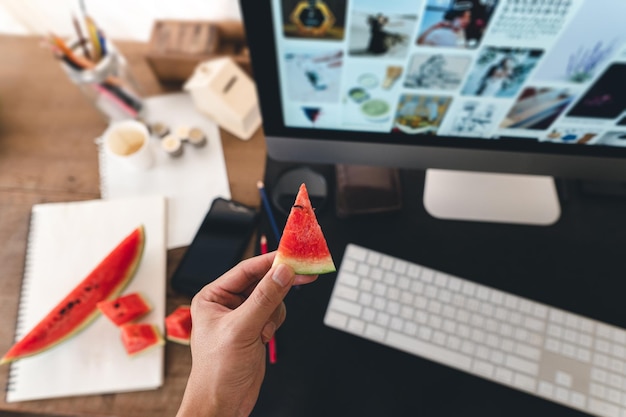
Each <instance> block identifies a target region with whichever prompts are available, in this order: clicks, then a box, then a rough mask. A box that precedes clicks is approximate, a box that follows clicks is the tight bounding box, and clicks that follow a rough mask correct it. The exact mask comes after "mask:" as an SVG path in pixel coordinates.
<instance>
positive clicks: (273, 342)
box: [261, 235, 278, 363]
mask: <svg viewBox="0 0 626 417" xmlns="http://www.w3.org/2000/svg"><path fill="white" fill-rule="evenodd" d="M261 253H262V254H266V253H267V238H266V237H265V235H261ZM269 351H270V352H269V353H270V363H276V361H277V360H278V356H277V355H276V336H275V335H274V336H272V338H271V339H270V342H269Z"/></svg>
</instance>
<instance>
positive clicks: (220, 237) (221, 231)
mask: <svg viewBox="0 0 626 417" xmlns="http://www.w3.org/2000/svg"><path fill="white" fill-rule="evenodd" d="M257 220H258V211H257V210H256V209H254V208H252V207H248V206H246V205H244V204H242V203H239V202H237V201H233V200H227V199H224V198H221V197H218V198H216V199H215V200H213V202H212V203H211V208H210V209H209V211H208V212H207V214H206V216H205V217H204V220H203V221H202V224H201V225H200V228H199V229H198V231H197V232H196V235H195V236H194V238H193V240H192V242H191V244H190V245H189V247H188V248H187V250H186V251H185V254H184V255H183V258H182V259H181V261H180V264H179V265H178V267H177V268H176V270H175V271H174V275H173V276H172V281H171V285H172V288H173V289H174V290H175V291H177V292H179V293H181V294H186V295H189V296H194V295H195V294H196V293H197V292H198V291H200V289H201V288H202V287H204V286H205V285H206V284H208V283H209V282H211V281H213V280H215V279H216V278H218V277H219V276H220V275H222V274H223V273H224V272H226V271H228V270H229V269H230V268H232V267H233V266H235V265H236V264H237V263H238V262H239V261H240V260H241V257H242V256H243V252H244V251H245V249H246V247H247V245H248V243H249V242H250V238H251V236H252V232H253V231H254V228H255V227H256V224H257Z"/></svg>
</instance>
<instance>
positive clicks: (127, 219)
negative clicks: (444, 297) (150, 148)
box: [2, 196, 166, 402]
mask: <svg viewBox="0 0 626 417" xmlns="http://www.w3.org/2000/svg"><path fill="white" fill-rule="evenodd" d="M165 205H166V202H165V198H164V197H162V196H146V197H137V198H125V199H116V200H91V201H81V202H68V203H47V204H37V205H34V206H33V208H32V212H31V220H30V231H29V236H28V249H27V252H26V262H25V267H24V276H23V282H22V291H21V295H20V301H19V311H18V319H17V324H16V334H15V340H18V339H19V338H21V337H22V336H23V335H24V334H25V333H26V332H27V331H29V330H30V329H31V328H32V327H33V326H34V325H35V324H37V323H38V322H39V321H40V320H41V318H42V317H43V316H45V315H46V313H48V311H49V310H50V309H52V307H54V306H55V305H56V304H57V303H58V302H59V301H60V300H61V299H62V298H63V297H64V296H65V295H66V294H68V293H69V292H70V291H71V290H72V289H73V288H74V287H75V286H76V285H77V284H78V283H79V282H80V281H82V279H83V278H84V277H85V276H86V275H87V274H88V273H89V272H91V270H92V269H93V268H94V267H95V266H96V265H97V264H98V263H99V262H100V261H101V260H102V259H103V258H104V257H105V256H106V255H107V254H108V253H109V252H110V251H111V250H112V249H113V248H115V247H116V246H117V244H118V243H119V242H121V241H122V240H123V239H124V238H125V237H126V236H127V235H128V234H130V233H131V232H132V231H133V230H134V229H135V228H136V227H138V226H139V225H141V224H143V225H144V228H145V233H146V243H145V247H144V253H143V255H142V259H141V263H140V265H139V268H138V270H137V272H136V274H135V276H134V277H133V279H132V280H131V281H130V283H129V284H128V286H127V287H126V288H125V289H124V290H123V292H122V293H123V294H127V293H130V292H134V291H139V292H141V293H142V295H144V297H145V298H146V299H147V300H148V301H149V302H150V304H151V306H152V310H151V312H150V313H149V314H148V315H147V316H145V317H143V318H142V319H141V320H140V321H141V322H147V323H154V324H156V325H157V326H158V327H159V329H160V330H161V331H163V324H162V323H163V317H165V290H166V282H165V279H166V243H165V242H166V235H165V233H166V231H165V226H166V221H165V211H166V210H165ZM4 353H5V352H2V354H4ZM10 366H11V368H10V371H9V379H8V384H7V393H6V401H7V402H16V401H25V400H35V399H47V398H54V397H67V396H76V395H88V394H104V393H113V392H123V391H137V390H146V389H154V388H157V387H159V386H161V385H162V383H163V366H164V365H163V347H158V348H155V349H152V350H149V351H146V352H144V353H142V354H140V355H138V356H136V357H129V356H128V355H127V354H126V351H125V350H124V348H123V346H122V343H121V339H120V331H119V329H118V328H117V327H116V326H115V325H114V324H113V323H111V322H110V321H108V320H107V319H106V318H105V317H104V316H102V315H100V316H99V317H98V318H96V319H95V320H94V321H93V322H92V323H91V324H90V325H89V326H87V327H86V328H85V329H84V330H82V331H80V332H79V333H78V334H76V335H74V336H73V337H72V338H70V339H68V340H66V341H64V342H62V343H60V344H58V345H57V346H55V347H53V348H51V349H49V350H47V351H44V352H42V353H40V354H37V355H35V356H31V357H27V358H24V359H21V360H18V361H16V362H13V363H11V365H10Z"/></svg>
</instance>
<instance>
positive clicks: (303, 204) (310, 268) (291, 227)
mask: <svg viewBox="0 0 626 417" xmlns="http://www.w3.org/2000/svg"><path fill="white" fill-rule="evenodd" d="M281 263H283V264H287V265H290V266H291V267H292V268H293V269H294V271H295V272H296V274H300V275H319V274H326V273H329V272H334V271H336V268H335V263H334V262H333V258H332V256H331V254H330V250H328V245H327V244H326V239H325V238H324V234H323V233H322V228H321V227H320V225H319V223H318V222H317V217H315V212H314V211H313V207H312V206H311V201H310V200H309V193H308V191H307V189H306V185H305V184H302V185H300V189H299V190H298V195H296V201H295V203H294V205H293V206H292V207H291V211H290V212H289V217H287V222H286V224H285V228H284V230H283V235H282V237H281V239H280V242H279V244H278V249H277V251H276V257H275V258H274V265H277V264H281Z"/></svg>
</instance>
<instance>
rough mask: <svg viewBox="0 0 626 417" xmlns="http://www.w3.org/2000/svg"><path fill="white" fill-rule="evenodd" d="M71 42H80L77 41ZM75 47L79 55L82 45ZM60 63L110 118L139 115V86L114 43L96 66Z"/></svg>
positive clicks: (70, 77)
mask: <svg viewBox="0 0 626 417" xmlns="http://www.w3.org/2000/svg"><path fill="white" fill-rule="evenodd" d="M70 45H78V42H74V43H71V44H70ZM73 49H74V52H75V53H76V54H79V53H80V50H79V49H80V48H77V47H76V48H73ZM61 66H62V67H63V69H64V70H65V73H66V74H67V76H68V78H69V79H70V81H72V83H74V84H76V85H77V86H78V88H80V90H81V92H82V93H83V95H84V96H85V97H86V98H87V99H88V100H89V102H90V103H91V104H93V105H94V107H95V108H96V109H97V110H98V111H99V112H100V113H101V114H102V115H103V116H104V117H105V118H106V119H107V121H109V122H111V121H116V120H125V119H138V118H140V116H141V111H142V109H143V101H142V99H141V96H140V95H139V94H138V90H139V88H138V85H137V83H136V82H135V80H134V79H133V77H132V75H131V73H130V71H129V69H128V65H127V63H126V59H125V58H124V56H123V55H122V54H120V53H119V51H118V50H117V49H116V48H115V46H114V45H113V44H112V43H110V42H109V43H108V44H107V52H106V55H104V56H103V57H102V58H101V59H100V60H99V61H98V62H97V63H96V64H95V66H93V68H79V67H77V66H75V65H72V64H70V63H68V62H66V61H62V63H61Z"/></svg>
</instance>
